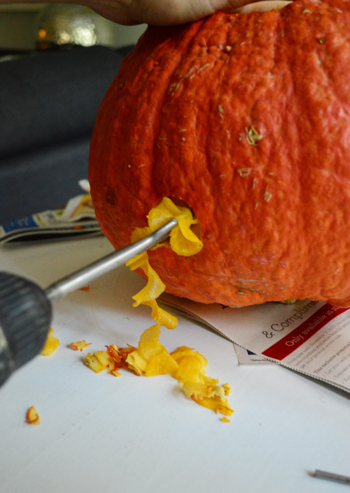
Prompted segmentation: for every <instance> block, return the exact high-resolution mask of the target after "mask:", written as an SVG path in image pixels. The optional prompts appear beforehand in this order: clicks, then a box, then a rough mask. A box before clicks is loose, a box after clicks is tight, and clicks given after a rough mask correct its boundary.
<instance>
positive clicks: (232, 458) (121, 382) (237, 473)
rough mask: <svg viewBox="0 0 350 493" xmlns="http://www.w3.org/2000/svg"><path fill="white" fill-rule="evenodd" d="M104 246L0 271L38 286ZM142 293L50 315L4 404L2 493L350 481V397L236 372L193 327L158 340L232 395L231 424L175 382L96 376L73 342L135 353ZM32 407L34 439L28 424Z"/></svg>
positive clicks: (75, 300)
mask: <svg viewBox="0 0 350 493" xmlns="http://www.w3.org/2000/svg"><path fill="white" fill-rule="evenodd" d="M111 250H112V249H111V246H110V245H109V244H108V242H107V240H105V239H104V238H95V239H90V240H79V241H78V240H76V241H70V242H58V243H51V244H47V245H44V246H43V245H41V246H37V245H36V246H34V245H31V246H25V247H19V246H16V247H6V248H2V249H1V250H0V269H1V270H7V271H9V272H13V273H17V274H21V275H23V276H25V277H28V278H30V279H33V280H35V281H37V282H38V283H39V284H40V285H41V286H43V287H44V286H47V285H48V284H50V283H51V282H53V281H55V280H57V279H59V278H60V277H62V276H63V275H66V274H68V273H70V272H72V271H73V270H76V269H78V268H80V267H82V266H84V265H86V264H88V263H89V262H91V261H93V260H95V259H97V258H99V257H101V256H103V255H105V254H107V253H109V252H110V251H111ZM143 285H144V281H143V280H142V279H141V278H139V276H137V274H135V273H130V272H129V271H128V270H127V269H126V268H122V269H120V270H117V271H115V272H112V273H110V274H108V275H106V276H104V277H103V278H101V279H99V280H97V281H95V282H94V283H92V284H91V288H90V290H89V291H78V292H76V293H73V294H71V295H69V296H68V297H67V298H66V299H64V300H61V301H59V302H56V303H55V304H54V319H53V322H52V327H53V328H54V329H55V335H56V336H57V337H58V338H59V339H60V341H61V344H60V346H59V348H58V349H57V351H56V352H55V353H54V355H53V356H52V357H50V358H45V357H43V356H38V357H37V358H36V359H35V360H33V362H31V363H29V364H27V365H26V366H25V367H24V368H22V369H20V370H19V371H17V372H16V373H15V374H14V375H13V376H12V377H11V378H10V379H9V380H8V382H7V383H6V384H5V385H4V386H3V387H2V389H1V391H0V416H1V419H0V456H1V460H0V478H1V480H0V491H1V493H23V492H36V493H41V492H43V493H44V492H45V493H46V492H50V493H51V492H53V493H55V492H59V493H61V492H87V493H89V492H98V491H103V492H105V493H108V492H123V493H127V492H141V491H142V492H156V493H158V492H159V493H163V492H167V493H175V492H191V493H197V492H198V493H206V492H208V493H209V492H210V493H211V492H216V491H229V492H235V493H246V492H247V493H253V492H272V493H274V492H276V493H287V492H288V493H289V492H291V493H296V492H310V493H312V492H317V493H318V492H320V493H322V492H342V491H344V492H345V491H350V489H349V487H348V486H345V485H341V484H336V483H331V482H329V481H324V480H320V479H316V478H313V477H311V476H310V474H309V472H311V471H314V470H315V469H323V470H328V471H332V472H336V473H339V474H346V475H350V446H349V439H350V409H349V395H347V394H345V393H342V392H341V391H338V390H336V389H333V388H330V387H327V386H325V385H322V384H321V383H317V382H315V381H312V380H311V379H308V378H306V377H303V376H301V375H299V374H296V373H293V372H291V371H288V370H286V369H284V368H281V367H279V366H277V365H273V364H272V365H261V366H239V365H238V363H237V359H236V356H235V352H234V349H233V345H232V343H231V342H229V341H227V340H225V339H223V338H222V337H220V336H218V335H216V334H214V333H212V332H210V331H209V330H206V329H204V328H202V327H200V326H198V325H196V324H194V323H192V322H190V321H188V320H185V319H183V318H180V319H179V326H178V328H177V329H176V330H175V331H168V330H166V329H162V334H161V342H162V343H163V344H164V345H165V346H166V347H167V349H168V350H170V351H172V350H174V349H175V348H176V347H178V346H180V345H187V346H190V347H194V348H196V349H197V350H198V351H200V352H201V353H202V354H204V355H205V356H206V357H207V359H208V361H209V365H208V374H209V375H210V376H212V377H216V378H219V379H220V383H225V382H229V383H230V384H231V386H232V389H233V393H232V395H231V397H230V398H229V400H230V403H231V406H232V407H233V408H234V409H235V413H234V415H233V416H232V419H231V423H229V424H225V423H222V422H221V421H220V418H219V416H217V415H216V414H215V413H213V412H212V411H209V410H208V409H204V408H202V407H200V406H198V405H196V404H195V403H193V402H192V401H190V400H187V399H186V398H185V397H184V395H183V394H182V392H181V391H180V390H179V388H178V387H177V382H176V380H174V379H172V378H171V377H170V376H161V377H153V378H145V377H136V376H135V375H133V374H130V373H127V372H123V376H122V377H121V378H115V377H113V376H111V375H109V374H107V373H103V374H95V373H93V372H92V371H91V370H89V369H88V368H87V367H86V366H84V364H83V362H82V354H86V353H87V351H86V350H85V352H84V353H80V352H75V351H72V350H71V349H69V347H68V346H69V344H70V343H71V342H72V341H76V340H81V339H85V340H86V341H87V342H91V343H92V346H90V347H89V350H90V351H96V350H99V349H104V346H105V345H106V344H112V343H115V344H117V346H125V345H126V343H129V344H133V345H137V342H138V339H139V336H140V334H141V333H142V332H143V331H144V330H145V329H146V328H147V327H149V326H151V325H153V323H152V319H151V317H150V309H149V308H148V307H139V308H137V309H135V308H133V307H132V300H131V296H132V295H133V294H135V293H136V292H137V290H138V289H140V288H141V287H142V286H143ZM31 405H34V406H35V407H36V408H37V410H38V412H39V414H40V417H41V424H40V425H39V426H30V425H28V424H26V423H25V414H26V411H27V409H28V408H29V407H30V406H31Z"/></svg>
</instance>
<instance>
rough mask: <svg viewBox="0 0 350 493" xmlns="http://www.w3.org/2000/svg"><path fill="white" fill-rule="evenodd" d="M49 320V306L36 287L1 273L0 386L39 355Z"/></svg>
mask: <svg viewBox="0 0 350 493" xmlns="http://www.w3.org/2000/svg"><path fill="white" fill-rule="evenodd" d="M51 318H52V308H51V303H50V301H49V300H48V299H47V297H46V295H45V292H44V291H43V290H42V289H41V288H40V287H39V286H38V285H36V284H35V283H33V282H32V281H29V280H27V279H24V278H23V277H19V276H15V275H13V274H8V273H7V272H0V386H1V385H2V384H3V383H4V382H5V380H6V379H7V378H8V377H9V376H10V375H11V373H12V372H13V371H14V370H16V369H17V368H19V367H20V366H22V365H24V364H25V363H27V362H28V361H30V360H31V359H33V358H34V357H35V356H36V355H37V354H39V353H40V351H41V350H42V348H43V347H44V344H45V341H46V338H47V334H48V330H49V328H50V324H51Z"/></svg>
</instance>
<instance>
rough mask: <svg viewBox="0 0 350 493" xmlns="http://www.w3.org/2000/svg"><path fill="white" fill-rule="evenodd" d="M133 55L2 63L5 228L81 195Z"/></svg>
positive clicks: (64, 55) (78, 53) (0, 193)
mask: <svg viewBox="0 0 350 493" xmlns="http://www.w3.org/2000/svg"><path fill="white" fill-rule="evenodd" d="M131 49H132V47H127V48H123V49H121V50H112V49H110V48H106V47H92V48H77V49H72V50H69V51H54V52H42V53H41V52H38V53H34V54H32V55H28V56H25V57H24V58H20V59H16V60H11V61H7V62H2V63H0V224H6V223H9V222H11V221H14V220H17V219H21V218H23V217H27V216H30V215H31V214H33V213H35V212H41V211H43V210H46V209H49V208H56V207H60V206H62V205H63V204H65V203H66V201H67V200H68V199H69V198H70V197H72V196H74V195H77V194H79V193H81V191H80V189H79V187H78V185H77V181H78V180H79V179H81V178H87V177H88V156H89V145H90V139H91V134H92V130H93V126H94V124H95V120H96V116H97V111H98V108H99V105H100V103H101V101H102V99H103V97H104V94H105V92H106V90H107V88H108V87H109V85H110V84H111V82H112V81H113V79H114V77H115V76H116V74H117V72H118V70H119V66H120V63H121V61H122V60H123V58H124V57H125V55H126V54H127V53H128V52H130V51H131Z"/></svg>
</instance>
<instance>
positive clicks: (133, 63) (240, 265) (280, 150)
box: [89, 0, 350, 307]
mask: <svg viewBox="0 0 350 493" xmlns="http://www.w3.org/2000/svg"><path fill="white" fill-rule="evenodd" d="M305 12H307V14H305ZM349 32H350V3H349V2H347V1H343V0H327V1H321V0H296V1H294V2H292V3H291V4H289V5H288V6H286V7H285V8H283V9H281V10H272V11H270V12H264V13H261V12H252V13H250V14H247V15H243V14H239V13H227V12H218V13H215V14H213V15H212V16H210V17H208V18H206V19H203V20H200V21H198V22H195V23H192V24H187V25H185V26H173V27H169V26H167V27H155V26H150V27H149V28H148V29H147V31H146V32H145V34H144V35H143V36H142V37H141V39H140V40H139V42H138V44H137V46H136V49H135V50H134V51H133V52H132V53H131V54H129V55H128V56H127V57H126V59H125V60H124V61H123V63H122V65H121V67H120V70H119V73H118V75H117V77H116V78H115V80H114V82H113V83H112V85H111V86H110V88H109V90H108V91H107V93H106V96H105V99H104V101H103V102H102V104H101V106H100V109H99V113H98V117H97V123H96V125H95V128H94V132H93V138H92V143H91V152H90V171H89V174H90V176H89V179H90V184H91V194H92V199H93V203H94V207H95V211H96V216H97V219H98V220H99V222H100V224H101V227H102V230H103V232H104V234H105V235H106V236H107V237H108V239H109V240H110V241H111V243H112V244H113V245H114V247H115V248H121V247H123V246H125V245H127V244H129V242H130V237H131V234H132V232H133V231H134V230H135V228H141V229H142V228H144V227H147V224H146V216H147V214H148V212H149V210H150V209H152V207H154V206H156V205H157V204H159V203H160V201H161V200H162V198H163V197H177V198H180V199H182V200H183V201H185V202H186V203H187V204H189V205H190V207H191V209H192V210H193V211H194V213H195V216H196V218H198V220H199V222H200V226H201V240H202V241H203V245H204V246H203V248H202V250H201V251H200V252H198V253H197V254H196V255H192V256H191V257H189V258H188V259H186V257H184V256H178V255H176V253H175V252H174V251H173V250H171V249H170V248H157V249H155V250H152V251H150V252H149V254H148V257H149V264H150V266H151V268H152V269H154V271H155V272H156V273H157V275H158V276H159V278H160V279H161V280H162V282H163V283H164V284H165V285H166V291H168V292H169V293H172V294H174V295H177V296H181V297H185V298H190V299H192V300H194V301H198V302H202V303H220V304H223V305H227V306H234V307H239V306H248V305H252V304H258V303H264V302H267V301H284V300H292V299H296V298H297V299H305V298H309V299H312V300H320V301H326V302H328V303H330V304H332V305H339V306H349V305H350V262H349V252H350V235H349V234H348V231H349V230H350V165H349V163H350V146H349V138H350V130H349V129H350V73H349V70H348V67H349V66H350V43H349ZM242 170H253V171H252V172H245V171H242Z"/></svg>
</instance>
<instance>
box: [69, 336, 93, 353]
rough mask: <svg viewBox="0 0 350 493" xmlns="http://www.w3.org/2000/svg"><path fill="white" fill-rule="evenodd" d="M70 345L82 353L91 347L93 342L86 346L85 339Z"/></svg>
mask: <svg viewBox="0 0 350 493" xmlns="http://www.w3.org/2000/svg"><path fill="white" fill-rule="evenodd" d="M70 345H71V346H72V348H73V349H74V351H82V350H83V349H85V348H86V347H88V346H91V342H90V343H89V344H86V342H85V339H83V340H82V341H76V342H71V344H70Z"/></svg>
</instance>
